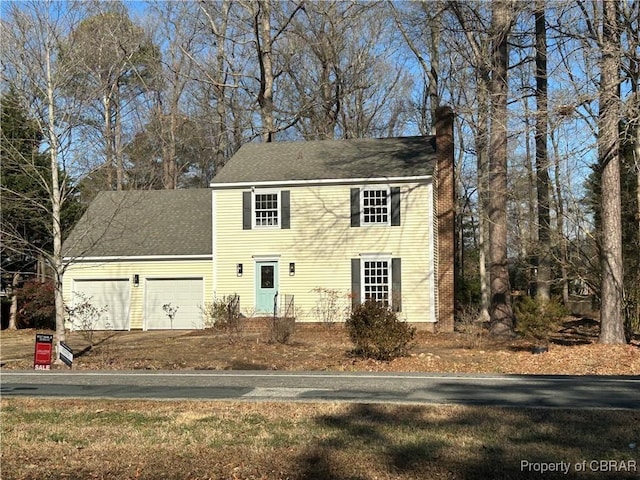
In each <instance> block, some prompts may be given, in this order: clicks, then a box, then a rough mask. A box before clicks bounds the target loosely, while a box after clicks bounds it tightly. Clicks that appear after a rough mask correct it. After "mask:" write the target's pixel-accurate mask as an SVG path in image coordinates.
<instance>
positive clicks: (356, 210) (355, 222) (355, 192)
mask: <svg viewBox="0 0 640 480" xmlns="http://www.w3.org/2000/svg"><path fill="white" fill-rule="evenodd" d="M351 226H352V227H359V226H360V189H359V188H352V189H351Z"/></svg>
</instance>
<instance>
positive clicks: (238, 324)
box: [202, 295, 244, 342]
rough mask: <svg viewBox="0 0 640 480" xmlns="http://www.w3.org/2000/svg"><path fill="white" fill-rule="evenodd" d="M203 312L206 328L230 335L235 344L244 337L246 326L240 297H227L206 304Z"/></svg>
mask: <svg viewBox="0 0 640 480" xmlns="http://www.w3.org/2000/svg"><path fill="white" fill-rule="evenodd" d="M202 310H203V314H204V317H205V326H206V327H207V328H211V327H213V328H216V329H217V330H222V331H223V332H225V333H226V334H227V335H229V341H230V342H233V341H235V340H236V339H237V337H240V336H241V335H242V332H243V330H244V324H243V321H242V315H241V314H240V297H239V296H238V295H227V296H226V297H222V298H217V299H215V300H214V301H213V302H212V303H206V304H205V306H204V308H203V309H202Z"/></svg>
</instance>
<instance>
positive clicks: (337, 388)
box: [0, 370, 640, 409]
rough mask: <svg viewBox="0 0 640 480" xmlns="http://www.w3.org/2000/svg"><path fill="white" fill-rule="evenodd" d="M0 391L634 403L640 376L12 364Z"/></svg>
mask: <svg viewBox="0 0 640 480" xmlns="http://www.w3.org/2000/svg"><path fill="white" fill-rule="evenodd" d="M0 395H2V396H3V397H15V396H30V397H48V398H112V399H114V398H117V399H163V400H183V399H191V400H240V401H288V402H289V401H294V402H304V401H307V402H311V401H346V402H358V403H376V402H378V403H379V402H384V403H417V404H463V405H492V406H507V407H546V408H603V409H610V408H615V409H640V376H634V377H622V376H616V377H613V376H530V375H500V376H497V375H496V376H494V375H447V374H442V375H439V374H405V373H402V374H380V373H333V372H332V373H320V372H299V373H298V372H264V371H260V372H255V371H251V372H250V371H242V372H239V371H224V372H220V371H215V372H214V371H188V372H186V371H170V372H169V371H166V372H160V371H153V372H146V371H145V372H139V371H124V372H123V371H118V372H115V371H114V372H111V371H109V372H107V371H105V372H86V371H73V370H70V371H66V372H65V371H38V372H35V371H10V372H2V373H1V375H0Z"/></svg>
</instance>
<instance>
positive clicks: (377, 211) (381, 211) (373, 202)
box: [361, 188, 390, 225]
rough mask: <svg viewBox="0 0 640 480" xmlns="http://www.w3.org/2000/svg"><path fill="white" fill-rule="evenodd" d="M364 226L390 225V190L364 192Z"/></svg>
mask: <svg viewBox="0 0 640 480" xmlns="http://www.w3.org/2000/svg"><path fill="white" fill-rule="evenodd" d="M361 198H362V209H361V211H362V224H363V225H373V224H379V225H388V224H389V216H390V215H389V213H390V212H389V210H390V209H389V189H387V188H383V189H376V190H368V189H366V190H363V191H362V197H361Z"/></svg>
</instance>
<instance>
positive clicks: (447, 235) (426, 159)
mask: <svg viewBox="0 0 640 480" xmlns="http://www.w3.org/2000/svg"><path fill="white" fill-rule="evenodd" d="M438 112H439V115H438V119H437V126H436V135H435V136H428V137H422V136H420V137H401V138H385V139H353V140H323V141H308V142H275V143H250V144H246V145H244V146H243V147H242V148H241V149H240V150H239V151H238V152H237V153H236V154H235V155H234V156H233V158H232V159H231V160H230V161H229V162H228V163H227V164H226V165H225V166H224V168H222V170H221V171H220V172H219V173H218V175H217V176H216V177H215V179H214V180H213V182H212V184H211V192H210V193H209V198H210V201H211V203H210V205H209V222H208V223H207V225H206V226H205V225H204V224H203V225H198V224H197V221H198V220H202V216H200V215H199V214H198V215H195V216H194V214H193V212H190V209H189V206H188V202H187V204H184V203H182V204H180V205H181V206H177V205H173V200H172V198H171V197H172V195H176V196H178V195H179V194H178V193H176V192H179V191H176V192H162V193H158V194H157V197H156V198H155V199H153V200H151V199H149V200H148V201H151V202H155V206H154V207H153V208H156V209H158V208H160V209H173V208H177V209H179V210H180V212H179V213H178V216H179V217H186V218H182V220H181V221H182V222H185V221H188V219H189V218H192V219H193V221H192V222H191V224H190V225H182V226H181V227H178V230H179V231H178V232H176V234H175V235H172V236H171V240H168V241H167V242H165V243H166V244H171V247H170V248H167V249H166V252H165V253H163V255H164V257H163V258H162V259H160V258H157V257H158V254H159V252H156V251H154V248H155V247H150V248H145V247H144V245H145V244H146V243H147V241H145V240H140V239H136V240H131V241H127V240H126V239H124V240H122V241H121V242H120V245H126V244H127V243H132V244H133V245H137V244H138V243H141V245H137V247H136V248H133V247H132V252H133V251H135V252H134V253H136V255H133V257H137V259H136V258H133V259H132V258H130V257H131V256H130V255H127V251H126V248H125V249H124V250H122V249H120V250H118V252H117V253H116V252H115V251H112V250H111V249H112V247H113V246H111V247H109V246H106V247H101V249H100V250H99V252H100V255H103V256H106V257H109V260H108V262H111V263H108V265H109V267H108V269H107V270H104V267H99V266H100V265H101V260H100V258H99V257H100V255H91V254H79V253H80V250H77V249H76V252H75V253H76V255H75V258H72V257H73V255H70V256H69V261H70V264H69V269H68V272H67V274H66V275H65V285H68V287H67V288H66V290H65V291H66V293H67V298H68V301H72V297H73V295H74V294H73V292H76V291H79V289H80V288H81V287H84V286H86V285H88V283H85V284H82V281H83V280H82V278H80V277H82V276H83V275H84V281H85V282H86V281H89V278H86V277H92V278H91V281H93V282H94V284H93V285H91V286H92V287H94V286H96V285H97V284H95V282H97V281H100V279H98V278H94V277H95V276H96V275H95V272H96V271H97V270H95V269H96V268H102V269H103V270H102V271H103V273H104V274H107V273H110V272H111V270H109V269H115V270H117V271H118V273H119V274H120V276H121V277H122V279H125V278H127V277H128V279H129V283H130V292H133V291H134V290H133V289H135V288H138V291H137V292H136V294H137V295H138V296H140V297H143V298H140V299H139V300H138V301H137V303H136V304H135V305H134V304H133V303H132V302H131V301H129V309H128V315H129V316H130V319H131V320H130V321H128V322H126V325H128V327H129V328H170V327H168V322H167V321H165V322H163V323H162V325H163V327H158V326H157V325H159V324H160V323H159V321H158V320H157V319H156V320H152V317H151V314H152V311H154V309H155V310H156V311H157V310H158V308H159V307H158V305H154V302H167V303H171V304H172V305H175V306H177V307H178V313H177V314H176V320H178V316H180V315H181V313H180V312H183V313H184V312H186V311H190V312H192V313H190V315H193V312H194V311H195V310H194V308H195V307H194V305H191V306H187V305H186V304H185V306H184V307H183V305H182V303H184V302H187V301H188V302H191V303H192V304H193V303H197V302H200V305H201V306H202V305H203V304H204V302H208V301H211V300H212V299H213V298H222V297H225V296H227V295H239V298H240V304H241V311H242V312H244V313H245V314H247V315H255V316H263V315H266V314H272V313H273V311H274V306H275V308H276V309H277V310H280V311H282V310H283V309H284V308H285V306H284V305H282V302H284V298H285V297H288V298H291V297H292V298H293V303H294V305H295V315H296V318H297V320H298V321H302V322H313V321H317V320H318V318H317V315H316V314H315V313H314V312H316V309H317V306H318V300H319V296H318V291H319V290H320V289H329V290H332V291H335V292H337V293H339V294H340V295H344V296H348V297H349V302H351V303H352V304H357V303H360V302H362V301H363V300H364V299H366V298H373V299H376V300H380V301H384V302H387V303H388V304H389V305H390V306H391V308H392V309H393V310H394V311H396V312H398V315H399V317H400V318H402V319H405V320H407V321H409V322H412V323H415V324H417V325H420V326H422V327H423V328H426V329H435V328H436V326H437V328H438V329H440V330H451V329H452V328H453V305H454V300H453V293H454V274H453V273H454V272H453V268H454V267H453V262H454V258H453V256H454V187H453V128H452V126H453V114H452V112H451V109H449V108H446V107H444V108H441V109H439V111H438ZM200 192H201V191H200ZM110 195H112V196H113V195H116V196H117V195H118V193H116V192H110ZM121 195H124V194H121ZM134 195H135V194H134ZM187 195H188V194H187ZM192 195H195V196H198V195H200V197H201V196H202V194H196V193H194V194H192ZM200 197H199V198H200ZM99 200H100V197H98V199H97V200H96V201H99ZM102 202H103V203H104V201H102ZM145 202H146V200H144V199H138V200H136V203H137V204H138V205H140V207H139V211H138V212H137V213H136V214H135V215H133V216H134V217H136V218H138V221H140V218H141V217H144V218H145V221H146V222H149V223H154V222H155V221H156V219H154V218H153V217H152V216H151V214H150V212H149V211H147V208H151V207H146V206H142V205H141V204H143V203H145ZM112 203H113V204H114V205H117V204H118V202H116V201H113V200H112ZM92 207H93V205H92ZM100 208H101V210H102V211H103V212H104V211H105V207H104V205H102V206H101V207H100ZM114 208H115V207H114ZM193 208H194V209H195V208H200V209H203V207H202V200H201V201H200V203H199V204H197V205H196V203H195V202H194V204H193ZM119 209H120V212H126V211H127V209H126V208H122V206H120V207H119ZM113 210H114V209H113V208H112V209H107V213H103V215H106V216H107V217H109V216H113V217H118V214H117V212H114V211H113ZM199 213H202V212H199ZM95 215H96V209H93V211H92V208H90V209H89V211H88V212H87V214H86V215H85V217H87V218H84V217H83V220H82V221H81V222H80V223H79V225H78V227H76V229H75V230H74V232H73V234H72V236H71V237H70V239H71V240H73V242H75V243H81V242H78V240H77V238H79V237H78V236H79V235H80V233H79V232H86V230H87V228H88V225H89V223H88V222H89V219H90V218H91V217H92V216H95ZM130 215H131V214H130ZM196 217H197V218H196ZM135 221H136V220H135V219H134V220H131V221H129V222H128V223H129V224H130V225H131V223H132V222H133V223H135ZM162 221H163V219H162V215H160V218H157V222H158V224H159V223H161V222H162ZM125 223H126V222H125ZM203 228H208V233H209V238H210V240H211V244H210V247H209V249H207V248H204V246H203V245H200V246H195V245H192V243H193V239H192V236H194V235H195V236H196V237H197V238H204V237H206V233H204V234H203V233H202V232H200V230H201V229H203ZM110 230H111V229H110V228H107V231H110ZM180 230H181V233H180ZM120 234H122V235H125V237H126V236H127V235H129V234H130V233H129V232H127V229H126V228H125V229H121V231H120ZM162 234H163V233H162V228H155V227H151V226H148V227H145V233H144V236H145V238H147V239H148V243H149V245H151V244H153V240H152V239H151V238H150V236H151V235H162ZM74 235H75V237H74ZM102 235H103V236H105V237H108V236H109V235H107V234H104V233H103V234H102ZM73 242H70V243H69V244H70V245H71V243H73ZM94 243H95V245H100V244H101V243H103V242H101V240H100V239H99V238H98V239H97V240H96V241H95V242H94ZM165 246H166V245H165ZM85 250H87V251H92V250H93V251H96V247H95V246H88V245H85ZM183 250H184V251H183ZM187 252H188V253H187ZM196 252H197V253H196ZM70 253H73V252H70ZM190 256H193V257H190ZM127 257H129V258H128V259H127ZM125 260H126V261H128V262H129V263H128V265H129V266H127V267H126V268H124V269H123V268H120V267H119V265H124V264H125V263H126V262H125ZM132 261H133V262H134V263H133V264H131V262H132ZM135 261H137V262H138V263H137V264H136V263H135ZM189 261H198V262H200V261H202V262H205V263H206V262H207V261H208V262H209V266H210V272H208V273H206V272H202V271H201V270H198V269H197V268H196V269H195V270H194V271H191V274H190V275H189V272H190V269H191V264H189V263H188V262H189ZM106 262H107V260H104V262H103V263H102V264H103V265H107V263H106ZM154 262H155V263H154ZM158 262H160V263H158ZM162 262H165V263H162ZM131 265H133V266H131ZM199 265H204V263H203V264H199ZM78 266H81V267H82V266H83V268H79V267H78ZM159 266H162V268H164V270H162V271H160V270H158V268H159ZM136 268H137V270H136ZM198 268H200V267H198ZM82 270H84V271H82ZM136 271H138V272H139V273H135V272H136ZM194 272H195V273H194ZM116 276H117V275H116ZM118 278H120V277H118ZM194 279H200V280H201V284H200V285H199V286H198V287H196V286H195V285H194V284H189V283H188V282H186V280H194ZM160 280H166V281H169V280H173V281H174V283H173V284H172V285H171V288H169V289H165V290H164V291H165V294H166V295H165V296H164V297H162V298H164V300H160V299H159V297H157V296H156V297H154V298H156V300H154V299H153V298H151V296H150V295H151V294H152V293H153V291H152V292H147V290H148V289H149V287H156V288H157V285H159V284H158V283H157V282H159V281H160ZM180 280H183V281H184V282H183V283H182V284H180ZM176 282H177V283H176ZM166 285H169V283H167V284H166ZM105 288H111V287H109V286H108V285H105ZM123 288H124V287H123ZM194 288H195V289H196V290H197V291H198V294H197V295H196V296H193V295H192V296H191V297H189V296H188V295H183V296H182V297H180V295H179V292H180V291H181V290H183V289H184V290H193V289H194ZM125 289H126V288H125ZM94 290H95V289H94ZM121 296H122V295H121ZM178 297H180V298H178ZM196 297H197V298H196ZM123 298H124V297H123ZM129 298H133V297H132V296H131V293H130V295H129ZM181 298H182V300H181ZM101 300H107V298H106V297H104V295H103V297H101ZM181 302H182V303H181ZM165 304H166V303H165ZM156 316H159V315H156ZM147 317H149V318H147ZM189 324H193V325H198V326H200V325H202V322H201V320H198V321H196V320H188V319H187V318H185V315H184V314H183V315H182V320H181V321H180V322H176V324H175V325H173V328H187V327H186V325H189ZM176 325H180V326H178V327H176Z"/></svg>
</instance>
